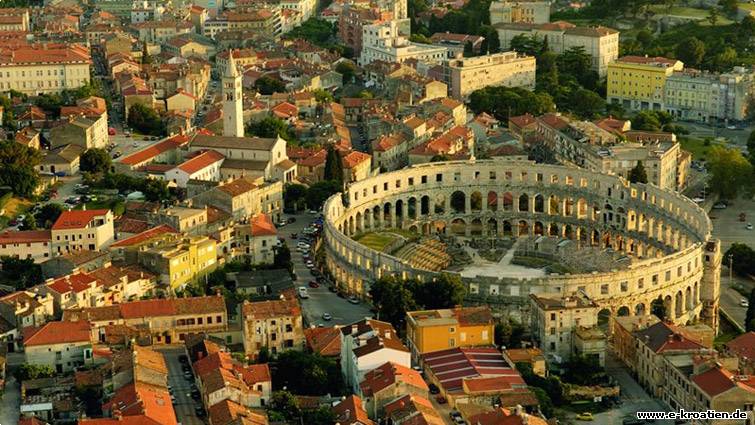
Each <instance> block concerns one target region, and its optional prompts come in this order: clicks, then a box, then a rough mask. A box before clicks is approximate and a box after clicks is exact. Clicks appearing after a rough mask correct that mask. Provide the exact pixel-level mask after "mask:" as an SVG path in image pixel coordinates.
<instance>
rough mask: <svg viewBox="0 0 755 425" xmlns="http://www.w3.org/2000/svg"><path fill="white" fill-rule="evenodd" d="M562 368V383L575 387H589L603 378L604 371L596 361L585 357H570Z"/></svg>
mask: <svg viewBox="0 0 755 425" xmlns="http://www.w3.org/2000/svg"><path fill="white" fill-rule="evenodd" d="M564 368H565V369H566V373H564V375H563V379H564V381H565V382H569V383H572V384H577V385H591V384H592V383H594V382H596V381H598V380H599V379H600V378H601V377H602V376H605V370H604V369H603V368H602V367H600V364H598V360H597V359H595V358H592V357H587V356H572V357H571V358H570V359H569V360H568V361H567V362H566V364H564Z"/></svg>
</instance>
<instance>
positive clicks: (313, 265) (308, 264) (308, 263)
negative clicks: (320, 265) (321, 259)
mask: <svg viewBox="0 0 755 425" xmlns="http://www.w3.org/2000/svg"><path fill="white" fill-rule="evenodd" d="M306 266H307V268H308V269H314V268H315V263H313V262H311V261H307V264H306Z"/></svg>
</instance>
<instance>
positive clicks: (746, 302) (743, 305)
mask: <svg viewBox="0 0 755 425" xmlns="http://www.w3.org/2000/svg"><path fill="white" fill-rule="evenodd" d="M739 305H740V306H742V307H749V306H750V302H749V301H747V300H746V299H744V298H742V299H741V300H739Z"/></svg>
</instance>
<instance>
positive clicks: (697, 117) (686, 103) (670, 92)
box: [664, 66, 755, 122]
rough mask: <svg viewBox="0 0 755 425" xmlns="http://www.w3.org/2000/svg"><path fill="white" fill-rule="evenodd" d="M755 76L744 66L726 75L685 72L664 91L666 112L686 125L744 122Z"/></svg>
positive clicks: (668, 81)
mask: <svg viewBox="0 0 755 425" xmlns="http://www.w3.org/2000/svg"><path fill="white" fill-rule="evenodd" d="M753 89H755V73H753V71H752V70H751V69H747V68H744V67H741V66H738V67H735V68H734V69H733V70H732V71H731V72H727V73H724V74H718V73H710V72H703V71H698V70H694V69H685V70H683V71H677V72H674V73H673V74H671V75H670V76H669V77H668V78H667V79H666V86H665V87H664V97H665V107H666V111H668V112H669V113H670V114H672V115H673V116H674V117H676V118H677V119H680V120H685V121H699V122H711V121H715V120H722V121H723V120H729V121H742V120H744V119H746V118H747V116H748V114H749V112H750V104H751V102H752V100H753Z"/></svg>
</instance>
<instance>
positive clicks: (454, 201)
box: [451, 190, 467, 214]
mask: <svg viewBox="0 0 755 425" xmlns="http://www.w3.org/2000/svg"><path fill="white" fill-rule="evenodd" d="M466 203H467V200H466V195H465V194H464V192H462V191H459V190H457V191H456V192H454V193H452V194H451V210H452V211H453V212H455V213H457V214H463V213H465V212H466Z"/></svg>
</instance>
